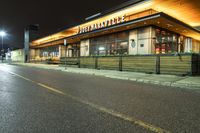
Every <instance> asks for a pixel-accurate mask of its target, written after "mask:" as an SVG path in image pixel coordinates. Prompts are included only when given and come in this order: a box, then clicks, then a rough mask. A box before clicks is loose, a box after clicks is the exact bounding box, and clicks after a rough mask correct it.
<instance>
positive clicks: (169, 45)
mask: <svg viewBox="0 0 200 133" xmlns="http://www.w3.org/2000/svg"><path fill="white" fill-rule="evenodd" d="M155 36H156V37H155V39H156V41H155V42H154V45H155V53H156V54H168V53H173V52H177V51H178V42H177V38H178V35H177V34H175V33H173V32H170V31H167V30H165V29H161V28H156V29H155Z"/></svg>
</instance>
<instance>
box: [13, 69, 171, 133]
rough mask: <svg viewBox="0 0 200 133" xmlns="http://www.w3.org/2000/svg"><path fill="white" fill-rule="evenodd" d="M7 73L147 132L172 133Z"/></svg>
mask: <svg viewBox="0 0 200 133" xmlns="http://www.w3.org/2000/svg"><path fill="white" fill-rule="evenodd" d="M9 73H11V74H13V75H16V76H18V77H20V78H22V79H24V80H26V81H30V82H33V83H36V84H37V85H39V86H41V87H43V88H46V89H48V90H50V91H53V92H55V93H58V94H61V95H64V96H67V97H69V98H71V99H72V100H75V101H77V102H79V103H82V104H85V105H88V106H90V107H92V108H95V109H97V110H99V111H101V112H104V113H107V114H110V115H112V116H114V117H117V118H120V119H122V120H125V121H129V122H131V123H133V124H135V125H138V126H140V127H143V128H145V129H147V130H149V131H153V132H155V133H172V132H170V131H167V130H165V129H162V128H160V127H157V126H154V125H152V124H150V123H147V122H144V121H141V120H138V119H135V118H134V117H131V116H128V115H125V114H122V113H120V112H117V111H114V110H112V109H107V108H105V107H103V106H99V105H97V104H94V103H91V102H88V101H86V100H83V99H81V98H79V97H75V96H73V95H70V94H67V93H64V92H62V91H59V90H58V89H56V88H53V87H50V86H47V85H45V84H42V83H38V82H35V81H33V80H31V79H28V78H26V77H24V76H21V75H19V74H16V73H13V72H9Z"/></svg>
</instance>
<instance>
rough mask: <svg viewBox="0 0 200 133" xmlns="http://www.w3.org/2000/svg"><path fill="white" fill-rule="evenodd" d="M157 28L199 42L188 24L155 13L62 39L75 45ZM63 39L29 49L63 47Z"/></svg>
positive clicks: (198, 35)
mask: <svg viewBox="0 0 200 133" xmlns="http://www.w3.org/2000/svg"><path fill="white" fill-rule="evenodd" d="M153 25H154V26H157V27H161V28H165V29H168V30H169V31H173V32H175V33H178V34H181V35H184V36H187V37H191V38H194V39H196V40H199V41H200V31H199V30H197V29H194V28H193V27H191V26H189V25H188V24H185V23H183V22H181V21H179V20H177V19H175V18H173V17H171V16H169V15H167V14H165V13H162V12H161V13H156V14H153V15H149V16H146V17H142V18H138V19H135V20H131V21H127V22H124V23H121V24H117V25H113V26H110V27H107V28H102V29H99V30H94V31H91V32H87V33H82V34H77V35H73V36H70V37H66V38H64V39H66V40H67V43H77V42H80V41H81V40H83V39H87V38H93V37H97V36H101V35H106V34H111V33H116V32H120V31H125V30H130V29H135V28H138V27H144V26H153ZM64 39H60V40H56V41H52V42H48V43H44V44H40V45H37V46H31V48H42V47H48V46H54V45H63V44H64Z"/></svg>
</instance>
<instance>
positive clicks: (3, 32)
mask: <svg viewBox="0 0 200 133" xmlns="http://www.w3.org/2000/svg"><path fill="white" fill-rule="evenodd" d="M0 36H1V50H3V37H4V36H6V32H5V31H0Z"/></svg>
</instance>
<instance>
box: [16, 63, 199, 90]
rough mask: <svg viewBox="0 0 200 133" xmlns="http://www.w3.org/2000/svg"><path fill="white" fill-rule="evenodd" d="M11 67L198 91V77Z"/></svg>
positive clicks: (52, 66)
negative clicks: (95, 76) (50, 70)
mask: <svg viewBox="0 0 200 133" xmlns="http://www.w3.org/2000/svg"><path fill="white" fill-rule="evenodd" d="M13 65H21V66H28V67H36V68H43V69H53V70H60V71H63V72H70V73H79V74H89V75H97V76H104V77H108V78H114V79H122V80H131V81H136V82H142V83H150V84H157V85H163V86H172V87H179V88H187V89H200V76H196V77H190V76H185V77H182V76H175V75H156V74H145V73H137V72H125V71H124V72H120V71H113V70H96V69H87V68H73V67H67V69H66V70H65V68H64V67H59V66H58V65H48V64H33V63H26V64H25V63H13Z"/></svg>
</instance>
